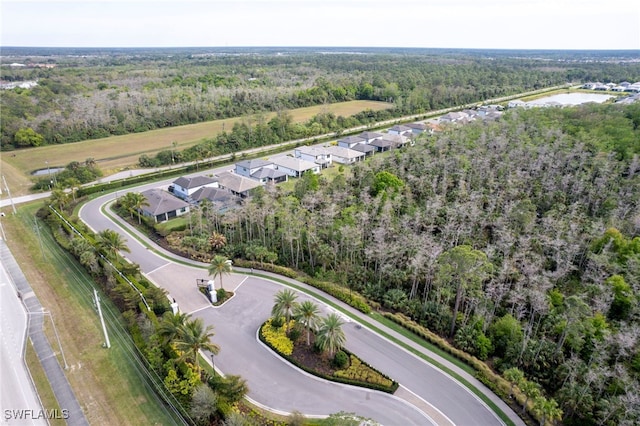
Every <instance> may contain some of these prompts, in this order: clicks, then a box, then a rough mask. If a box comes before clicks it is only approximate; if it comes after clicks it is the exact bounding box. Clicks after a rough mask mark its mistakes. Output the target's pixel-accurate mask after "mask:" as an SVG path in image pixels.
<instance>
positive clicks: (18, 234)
mask: <svg viewBox="0 0 640 426" xmlns="http://www.w3.org/2000/svg"><path fill="white" fill-rule="evenodd" d="M40 205H41V203H34V204H30V205H28V206H23V207H20V208H19V210H18V214H17V215H15V216H13V215H7V216H6V217H5V218H3V222H4V223H3V226H4V229H5V232H6V234H7V241H8V244H9V247H10V248H11V251H12V253H13V254H14V256H15V257H16V259H30V261H29V262H24V261H22V262H20V264H21V268H22V269H23V272H24V274H25V276H26V277H27V279H28V280H29V282H30V284H31V286H32V287H33V289H34V292H35V293H36V295H37V296H38V299H39V300H40V303H42V305H43V307H44V308H45V309H46V310H48V311H50V312H51V313H52V316H53V318H54V320H55V324H56V328H57V330H58V333H59V336H60V340H61V344H62V347H63V350H64V353H65V357H66V359H67V363H68V365H69V369H68V370H67V373H66V375H67V378H68V380H69V382H70V384H71V386H72V388H73V390H74V392H75V394H76V397H77V398H78V401H79V402H80V406H81V407H82V408H83V411H84V412H85V415H86V416H87V419H88V421H89V423H90V424H92V425H94V424H96V425H102V424H104V425H111V424H122V425H141V424H166V425H170V424H180V419H179V418H178V417H177V416H175V415H174V414H173V413H172V412H171V411H170V410H169V409H168V408H166V406H165V404H163V403H162V401H160V399H159V397H158V396H157V395H156V393H155V391H154V386H153V381H152V380H151V377H150V376H152V375H150V374H149V372H148V371H147V370H146V369H145V368H144V366H143V365H142V364H141V362H140V361H139V358H138V355H137V353H136V349H135V347H134V345H133V342H132V341H131V338H130V337H129V335H128V333H127V332H126V330H125V329H124V327H123V324H122V319H121V318H120V315H119V313H118V312H117V310H116V309H115V307H114V306H113V305H112V304H111V303H109V301H108V299H107V298H106V297H102V302H103V303H102V308H103V313H104V315H105V321H106V322H107V328H108V330H109V337H110V340H111V345H112V346H111V348H110V349H105V348H103V347H102V344H103V341H104V337H103V334H102V329H101V327H100V322H99V319H98V315H97V314H96V312H95V311H94V308H93V300H92V295H93V287H94V284H93V281H92V279H91V278H90V277H89V276H87V274H86V273H85V272H84V269H83V268H82V267H81V266H80V265H78V264H77V262H76V261H75V259H73V258H72V257H71V256H70V255H69V254H68V253H66V252H65V251H64V250H62V249H61V248H60V247H59V246H58V245H57V243H55V241H54V240H53V237H52V236H51V235H50V233H49V232H48V229H47V227H46V226H44V225H42V224H41V225H40V236H41V240H39V238H38V235H37V234H36V233H35V229H34V223H35V222H34V215H35V211H36V209H37V208H38V207H39V206H40ZM40 241H41V243H40ZM41 244H42V245H41ZM54 343H55V342H52V346H54V347H56V345H54ZM32 364H33V362H30V366H31V365H32ZM36 367H37V365H36ZM36 377H37V380H36ZM34 380H36V382H37V383H38V384H39V385H38V389H40V388H42V393H43V396H44V398H45V400H46V401H47V402H46V403H47V404H49V403H50V402H48V401H49V400H50V396H48V395H49V392H50V391H47V389H46V388H47V387H46V386H45V385H44V384H43V383H45V384H46V378H45V379H42V376H41V373H39V372H38V371H37V369H34ZM47 408H50V407H49V406H47Z"/></svg>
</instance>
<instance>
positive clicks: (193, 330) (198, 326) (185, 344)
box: [175, 318, 220, 375]
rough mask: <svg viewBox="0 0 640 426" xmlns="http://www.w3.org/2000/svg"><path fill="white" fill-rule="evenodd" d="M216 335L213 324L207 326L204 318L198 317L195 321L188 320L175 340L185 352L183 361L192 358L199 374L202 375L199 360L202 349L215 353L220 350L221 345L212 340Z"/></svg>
mask: <svg viewBox="0 0 640 426" xmlns="http://www.w3.org/2000/svg"><path fill="white" fill-rule="evenodd" d="M214 335H215V333H214V332H213V326H212V325H208V326H207V327H205V326H204V321H202V318H196V319H195V320H193V321H187V322H186V323H185V324H184V326H182V327H181V328H180V335H179V336H178V338H177V339H176V340H175V344H176V348H177V349H178V350H180V351H182V352H184V354H183V355H182V356H181V357H180V358H179V359H180V360H181V361H184V360H186V359H191V361H193V364H194V365H195V368H196V373H198V375H200V363H199V362H198V353H199V352H200V350H205V351H209V352H211V353H213V354H214V355H217V354H218V353H219V352H220V347H219V346H218V345H216V344H215V343H212V342H211V338H212V337H213V336H214Z"/></svg>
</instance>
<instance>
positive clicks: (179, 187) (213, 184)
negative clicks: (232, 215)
mask: <svg viewBox="0 0 640 426" xmlns="http://www.w3.org/2000/svg"><path fill="white" fill-rule="evenodd" d="M203 187H209V188H217V187H218V181H217V180H216V179H213V178H210V177H208V176H194V177H184V176H182V177H179V178H178V179H176V180H175V181H173V185H171V186H170V187H169V191H170V192H173V194H174V195H175V196H176V197H179V198H182V199H183V200H187V201H188V200H190V199H191V196H192V195H193V193H194V192H196V191H197V190H198V189H200V188H203Z"/></svg>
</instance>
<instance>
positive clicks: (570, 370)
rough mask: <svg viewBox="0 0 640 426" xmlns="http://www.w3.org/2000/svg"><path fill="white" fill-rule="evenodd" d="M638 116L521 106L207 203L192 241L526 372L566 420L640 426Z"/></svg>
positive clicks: (619, 110) (622, 110)
mask: <svg viewBox="0 0 640 426" xmlns="http://www.w3.org/2000/svg"><path fill="white" fill-rule="evenodd" d="M639 123H640V106H638V105H631V106H626V107H621V106H617V105H604V106H601V105H589V106H583V107H578V108H567V109H537V110H513V111H511V112H509V113H507V114H505V115H504V116H503V118H502V119H501V120H500V121H498V122H494V123H475V124H469V125H466V126H464V127H460V128H455V129H450V130H448V131H445V132H443V133H442V134H439V135H436V136H432V137H430V138H427V139H424V140H421V141H419V142H418V143H417V144H416V146H415V147H411V148H408V149H407V150H406V151H400V150H398V151H395V152H392V153H390V154H389V155H386V156H382V155H378V156H375V157H373V158H372V159H371V160H370V161H368V162H366V163H359V164H356V165H354V166H352V168H351V169H343V171H342V172H341V173H339V174H338V175H337V176H336V177H335V178H334V179H333V180H331V181H327V180H325V178H323V177H318V176H316V175H306V176H304V177H303V178H301V180H299V181H298V182H297V183H296V185H295V189H294V191H292V192H291V193H287V192H283V191H280V190H278V188H270V187H267V189H266V190H265V191H263V192H261V193H260V194H258V195H257V196H255V197H254V198H253V199H252V201H250V202H249V203H247V204H246V205H245V206H244V207H243V208H241V209H237V210H230V211H227V212H225V213H224V214H219V213H216V212H215V210H214V209H211V208H207V206H205V207H203V208H201V209H199V210H198V211H197V212H196V213H195V215H196V216H195V218H193V220H192V227H191V229H192V230H191V232H189V231H187V234H188V235H189V236H188V237H186V238H185V241H184V242H185V244H186V245H188V246H191V247H201V248H204V249H205V250H206V249H207V248H209V249H210V244H211V243H210V238H211V236H212V235H219V234H222V235H224V236H225V237H226V241H227V245H226V247H225V248H224V249H223V251H224V253H225V254H226V255H228V256H229V257H232V258H246V259H249V260H257V261H260V262H275V263H277V264H280V265H287V266H292V267H293V268H296V269H301V270H304V271H306V272H307V273H309V274H310V275H312V276H314V277H316V278H317V279H319V280H325V281H331V282H336V283H341V284H342V285H343V286H345V287H347V288H349V289H350V290H352V291H354V294H355V292H358V293H362V294H364V295H365V296H366V297H367V298H368V299H369V300H370V301H372V302H373V303H374V304H375V303H378V304H380V306H382V307H384V308H385V309H389V310H392V311H399V312H402V313H405V314H406V315H408V316H410V317H411V318H413V319H414V320H416V321H418V322H419V323H421V324H423V325H425V326H426V327H427V328H429V329H430V330H433V331H435V332H437V333H439V334H440V335H443V336H447V337H449V338H451V340H452V342H453V343H454V344H455V345H456V346H457V347H459V348H461V349H464V350H465V351H467V352H469V353H471V354H474V355H475V356H477V357H478V358H480V359H486V360H488V361H489V362H490V363H491V365H493V366H495V368H497V369H498V371H505V370H508V369H511V368H514V367H515V368H517V369H518V370H521V371H523V372H524V374H525V377H526V378H527V379H528V380H529V381H530V382H531V383H532V385H531V386H534V387H536V386H539V387H540V388H541V389H542V390H543V391H544V393H545V394H546V395H548V396H550V397H553V398H555V400H557V401H558V403H559V406H560V408H561V409H562V410H563V412H564V421H565V423H566V424H581V425H584V424H611V425H619V424H634V423H637V422H638V421H639V420H640V387H639V381H638V377H639V376H640V307H639V301H640V299H639V296H640V237H639V236H638V235H639V232H640V209H639V208H638V202H639V199H640V173H639V171H640V157H639V156H638V155H639V154H640V144H638V141H639V140H640V126H639ZM577 129H580V130H579V131H578V130H577ZM535 390H536V389H533V390H528V392H533V391H535ZM527 394H528V393H527ZM532 399H533V398H532Z"/></svg>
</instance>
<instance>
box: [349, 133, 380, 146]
mask: <svg viewBox="0 0 640 426" xmlns="http://www.w3.org/2000/svg"><path fill="white" fill-rule="evenodd" d="M357 137H358V138H362V139H364V143H367V144H369V143H371V142H372V141H374V140H376V139H382V133H376V132H362V133H360V134H359V135H358V136H357ZM347 148H352V147H347Z"/></svg>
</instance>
